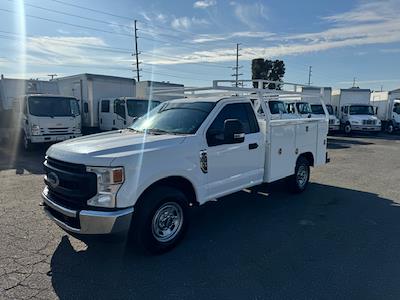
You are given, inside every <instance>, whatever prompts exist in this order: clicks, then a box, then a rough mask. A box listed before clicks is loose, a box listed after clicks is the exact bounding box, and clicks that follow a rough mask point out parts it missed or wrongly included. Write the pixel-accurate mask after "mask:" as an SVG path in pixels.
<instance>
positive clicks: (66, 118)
mask: <svg viewBox="0 0 400 300" xmlns="http://www.w3.org/2000/svg"><path fill="white" fill-rule="evenodd" d="M14 111H15V112H17V113H18V114H19V118H20V124H21V131H22V139H23V145H24V148H25V150H28V151H29V150H31V149H32V147H33V146H34V145H35V144H38V143H48V142H49V143H50V142H59V141H64V140H67V139H71V138H76V137H79V136H81V135H82V134H81V116H80V110H79V105H78V100H77V99H76V98H74V97H68V96H60V95H47V94H31V95H25V96H23V97H22V98H19V99H17V102H16V103H15V104H14Z"/></svg>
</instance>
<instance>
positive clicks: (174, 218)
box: [151, 202, 183, 243]
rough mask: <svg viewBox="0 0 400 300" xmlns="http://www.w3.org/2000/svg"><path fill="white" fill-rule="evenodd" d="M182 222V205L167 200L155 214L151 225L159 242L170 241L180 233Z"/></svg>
mask: <svg viewBox="0 0 400 300" xmlns="http://www.w3.org/2000/svg"><path fill="white" fill-rule="evenodd" d="M182 224H183V211H182V207H180V205H179V204H177V203H175V202H167V203H165V204H163V205H162V206H161V207H160V208H159V209H158V210H157V211H156V213H155V214H154V217H153V221H152V226H151V227H152V232H153V236H154V238H155V239H156V240H157V241H159V242H162V243H166V242H169V241H171V240H173V239H174V238H175V237H176V236H177V235H178V233H179V232H180V230H181V228H182Z"/></svg>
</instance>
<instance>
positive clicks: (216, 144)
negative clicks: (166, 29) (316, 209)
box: [42, 80, 329, 253]
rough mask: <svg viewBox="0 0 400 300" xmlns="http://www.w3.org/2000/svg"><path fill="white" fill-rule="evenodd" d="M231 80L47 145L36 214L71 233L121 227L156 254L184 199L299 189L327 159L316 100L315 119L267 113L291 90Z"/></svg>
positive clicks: (180, 222) (177, 228)
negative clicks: (125, 122) (123, 122)
mask: <svg viewBox="0 0 400 300" xmlns="http://www.w3.org/2000/svg"><path fill="white" fill-rule="evenodd" d="M246 82H249V83H250V84H251V83H252V80H247V81H246ZM257 82H260V80H257ZM265 82H266V83H270V82H269V81H265ZM232 83H234V81H232V80H229V81H228V80H226V81H214V82H213V86H212V87H207V88H206V89H207V90H206V89H205V88H203V89H200V90H197V91H198V92H200V94H196V95H193V94H187V95H185V96H184V97H182V98H181V99H176V100H170V101H166V102H163V103H161V104H160V105H159V106H158V107H157V108H155V109H154V110H152V111H151V112H150V113H149V114H148V115H145V116H143V117H141V118H139V119H138V120H137V121H136V122H135V123H134V124H133V125H132V126H131V127H130V128H128V129H125V130H119V131H113V132H105V133H100V134H95V135H90V136H86V137H81V138H77V139H73V140H71V141H65V142H62V143H58V144H55V145H53V146H51V147H50V148H49V150H48V151H47V153H46V160H45V162H44V168H45V173H46V174H45V184H46V185H45V188H44V190H43V192H42V198H43V209H44V211H45V213H46V214H47V215H48V216H49V218H50V219H52V220H53V221H54V222H55V223H56V224H57V225H58V226H60V227H61V228H63V229H64V230H66V231H67V232H71V233H73V234H74V236H76V237H79V236H82V235H91V234H95V235H97V234H100V235H108V234H114V233H124V234H128V235H129V236H130V237H131V238H132V239H133V240H134V241H135V242H136V245H138V246H139V247H142V248H144V249H145V250H147V251H150V252H151V253H162V252H165V251H167V250H169V249H171V248H172V247H174V246H175V245H177V244H178V243H179V241H180V240H181V239H182V237H183V235H184V233H185V231H186V228H187V225H188V219H189V216H190V214H189V209H190V208H191V207H192V206H197V205H202V204H204V203H206V202H208V201H214V200H215V199H217V198H220V197H223V196H225V195H228V194H231V193H234V192H237V191H240V190H242V189H244V188H249V187H253V186H256V185H259V184H262V183H264V182H266V183H269V182H274V181H276V180H279V179H282V178H287V179H288V183H289V185H290V187H291V188H292V190H293V191H294V192H302V191H304V190H305V189H306V187H307V184H308V182H309V178H310V167H317V166H320V165H324V164H325V163H326V162H328V161H329V159H328V155H327V133H328V112H327V110H326V108H325V106H324V105H323V101H322V105H323V107H324V111H325V116H324V117H320V118H296V119H274V118H272V113H271V110H270V107H275V106H276V104H277V101H280V98H282V99H284V98H285V96H287V95H290V96H298V97H301V93H294V92H290V91H284V90H279V91H276V90H272V91H271V90H264V89H261V88H260V89H255V88H242V87H232ZM279 84H281V85H283V84H284V83H282V82H280V83H279ZM259 86H262V85H261V84H259ZM208 90H210V91H211V92H212V93H207V92H206V91H208ZM195 91H196V90H195V89H188V90H187V92H189V93H193V92H195ZM252 93H256V94H255V95H254V94H252ZM276 94H278V95H279V96H278V97H276ZM255 97H256V98H258V101H255V102H254V103H257V106H253V103H252V101H251V99H254V98H255ZM277 98H278V99H277ZM270 99H272V101H273V102H274V105H272V106H270V105H269V100H270ZM260 106H261V107H262V111H263V113H262V114H261V113H260V114H258V113H257V111H259V108H260ZM279 106H280V107H284V103H283V102H281V103H280V105H279ZM256 229H257V228H255V230H256Z"/></svg>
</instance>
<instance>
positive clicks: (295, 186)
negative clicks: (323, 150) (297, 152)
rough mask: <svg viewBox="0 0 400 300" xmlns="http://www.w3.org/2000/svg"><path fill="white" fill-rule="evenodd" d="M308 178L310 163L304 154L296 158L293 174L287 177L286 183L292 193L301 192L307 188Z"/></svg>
mask: <svg viewBox="0 0 400 300" xmlns="http://www.w3.org/2000/svg"><path fill="white" fill-rule="evenodd" d="M309 180H310V163H309V162H308V160H307V159H306V158H305V157H304V156H300V157H299V158H298V159H297V162H296V167H295V171H294V174H293V175H292V176H290V177H289V180H288V183H289V187H290V189H291V191H292V192H293V193H301V192H304V190H305V189H306V188H307V185H308V182H309Z"/></svg>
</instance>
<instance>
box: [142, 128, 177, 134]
mask: <svg viewBox="0 0 400 300" xmlns="http://www.w3.org/2000/svg"><path fill="white" fill-rule="evenodd" d="M146 132H148V133H150V134H158V135H160V134H173V133H171V132H169V131H166V130H163V129H159V128H148V129H146Z"/></svg>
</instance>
